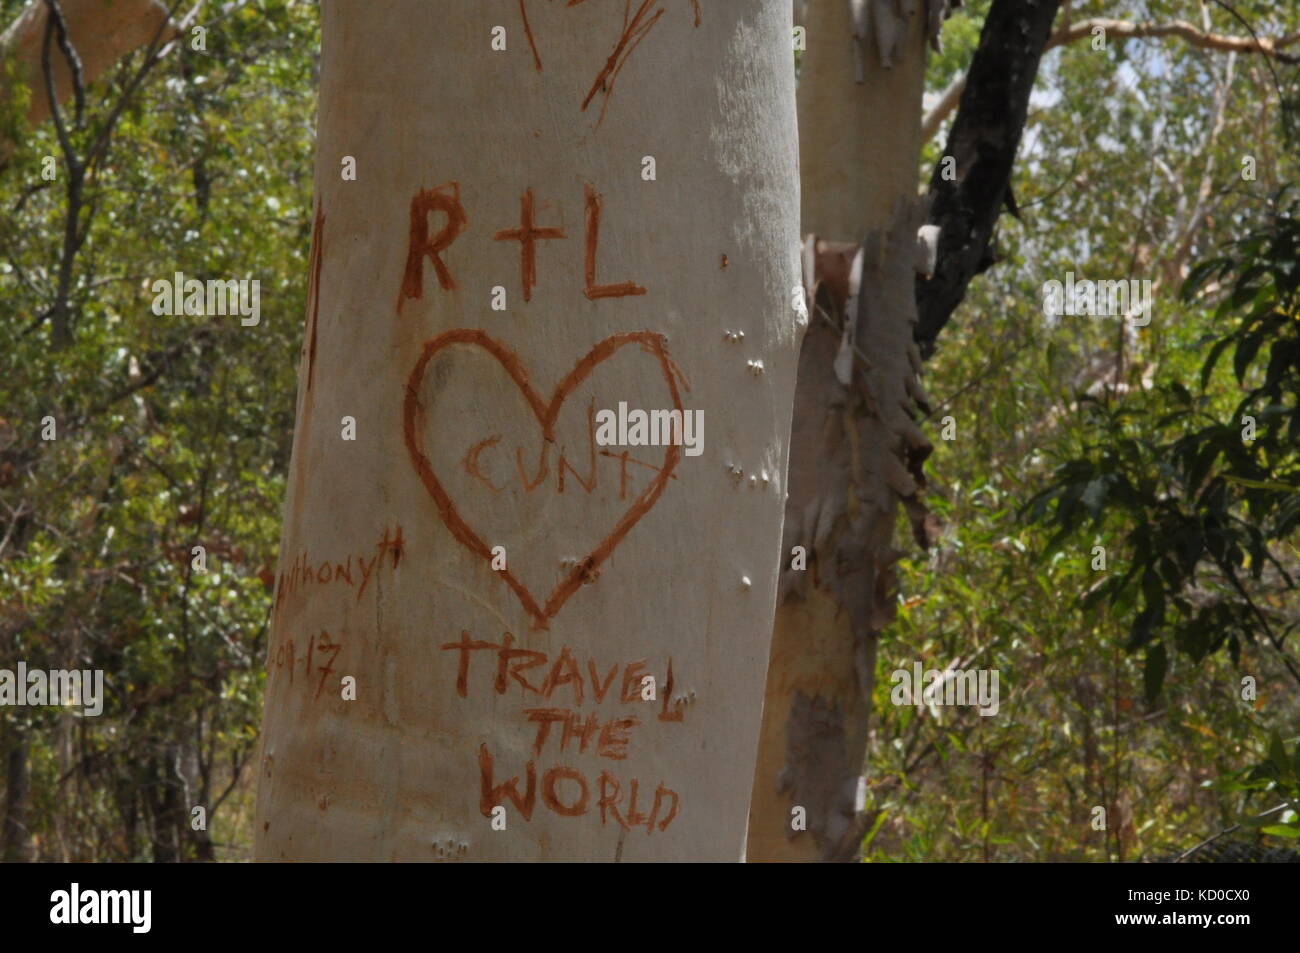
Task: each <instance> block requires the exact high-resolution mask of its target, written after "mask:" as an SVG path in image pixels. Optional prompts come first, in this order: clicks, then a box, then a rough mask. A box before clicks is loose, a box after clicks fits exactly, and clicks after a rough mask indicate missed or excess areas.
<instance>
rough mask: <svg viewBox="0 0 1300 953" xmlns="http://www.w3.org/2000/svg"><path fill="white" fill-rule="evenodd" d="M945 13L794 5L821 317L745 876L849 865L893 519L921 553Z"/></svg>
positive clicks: (809, 270)
mask: <svg viewBox="0 0 1300 953" xmlns="http://www.w3.org/2000/svg"><path fill="white" fill-rule="evenodd" d="M946 6H947V5H946V4H945V3H942V2H934V0H932V2H930V3H922V2H909V3H902V4H895V3H893V2H891V0H878V2H864V3H846V2H838V0H810V2H809V3H807V4H806V12H805V14H804V19H803V21H802V25H803V26H804V27H805V29H806V36H807V52H806V53H805V54H804V57H803V61H802V67H801V72H800V77H799V90H798V111H799V125H800V174H801V177H802V213H803V218H802V222H801V228H802V230H803V232H804V233H805V234H807V235H809V245H808V249H807V254H806V257H805V269H804V270H805V281H806V282H807V283H808V285H809V289H810V291H809V293H810V297H812V298H814V299H815V302H816V305H817V306H816V308H815V309H814V311H813V316H812V318H811V320H810V324H809V329H808V333H807V335H806V336H805V338H804V341H803V346H802V351H801V354H800V358H799V371H798V390H797V393H796V397H795V411H794V424H793V434H792V438H791V455H790V496H789V499H788V500H787V502H786V520H785V531H784V538H783V543H782V554H783V559H784V560H785V565H784V567H783V570H782V577H781V588H780V593H779V596H778V609H777V614H776V624H775V629H774V636H773V644H772V658H771V664H770V666H769V669H768V683H767V695H766V703H765V708H764V712H763V730H762V735H761V742H760V750H759V763H758V768H757V771H756V773H755V780H754V798H753V806H752V809H751V817H750V830H749V840H748V854H747V856H748V859H749V860H751V861H828V860H848V859H852V858H853V857H854V856H856V854H857V851H858V845H859V843H860V841H861V840H862V836H863V833H864V830H865V824H866V821H867V818H866V817H864V816H863V814H862V813H861V811H860V810H859V807H860V804H859V801H860V798H859V792H860V788H861V786H862V785H863V780H862V770H863V760H864V756H865V752H866V746H867V729H868V722H869V715H870V709H871V695H872V690H873V687H874V673H875V667H876V654H877V646H878V641H879V638H880V633H881V630H882V629H883V628H884V627H885V626H886V625H887V624H888V623H889V622H890V621H891V620H892V619H893V618H894V613H895V589H896V586H895V575H894V569H893V566H894V563H895V562H896V561H897V559H898V558H899V556H900V555H901V553H900V551H899V550H898V549H897V548H896V546H895V539H894V536H895V524H896V520H897V516H898V513H899V510H900V507H902V508H903V509H904V511H905V512H906V513H907V515H908V517H909V518H910V521H911V524H912V530H913V534H914V536H915V538H916V541H917V542H918V543H919V544H920V545H922V546H925V545H928V543H929V537H930V534H931V532H932V525H931V521H930V519H929V517H928V516H927V514H926V512H925V509H924V505H923V503H922V499H923V493H924V488H925V478H924V473H923V471H922V465H923V462H924V460H925V458H926V456H927V455H928V454H929V452H930V444H929V442H928V440H927V439H926V437H925V435H924V434H923V433H922V431H921V429H920V427H919V426H918V423H917V421H918V418H919V416H920V411H921V410H923V409H924V407H925V405H926V398H925V395H924V392H923V390H922V389H921V386H920V383H919V379H918V376H919V372H920V355H919V353H918V352H917V350H916V347H915V345H914V344H913V342H912V334H913V328H914V325H915V321H916V308H915V302H914V298H913V278H914V274H915V270H916V267H917V266H918V258H917V255H918V249H917V232H918V229H919V227H920V226H921V225H922V224H923V223H924V221H925V205H924V203H923V202H921V201H920V200H919V199H918V198H917V195H916V191H917V190H916V169H917V164H918V162H919V158H920V147H921V135H920V124H921V95H922V91H923V85H924V70H925V46H926V42H927V40H928V39H931V38H934V37H936V36H937V31H938V28H939V26H940V24H941V23H942V19H943V17H944V15H945V14H946ZM855 258H856V259H857V260H858V267H857V273H856V274H855V269H854V260H855ZM795 547H801V551H802V553H803V554H804V558H805V559H806V568H804V569H800V568H798V566H799V563H798V561H797V556H796V550H795Z"/></svg>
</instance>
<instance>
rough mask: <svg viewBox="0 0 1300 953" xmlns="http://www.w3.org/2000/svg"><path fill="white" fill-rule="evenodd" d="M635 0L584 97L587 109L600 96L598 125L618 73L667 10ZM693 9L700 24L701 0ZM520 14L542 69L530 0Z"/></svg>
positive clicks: (656, 2) (627, 5) (651, 0)
mask: <svg viewBox="0 0 1300 953" xmlns="http://www.w3.org/2000/svg"><path fill="white" fill-rule="evenodd" d="M632 2H633V0H623V22H622V25H621V26H620V28H619V33H618V38H617V39H616V40H615V42H614V49H613V52H611V53H610V54H609V55H608V56H607V57H606V59H605V61H604V63H603V64H602V66H601V68H600V71H599V72H598V73H597V74H596V78H595V80H594V81H593V82H592V84H591V88H590V89H589V90H588V91H587V95H586V96H585V97H584V98H583V100H582V112H586V111H587V107H588V106H590V105H591V103H592V101H593V100H594V99H596V97H597V96H599V97H600V101H601V103H600V114H599V115H598V116H597V118H596V127H597V128H599V127H600V124H601V122H602V121H603V120H604V118H605V111H606V110H607V109H608V108H609V101H610V98H611V97H612V96H613V94H614V83H615V81H616V80H617V79H618V74H619V73H620V72H621V71H622V69H623V67H624V66H626V65H627V62H628V60H629V59H631V56H632V53H633V51H634V50H636V48H637V47H638V46H640V45H641V41H642V40H644V39H645V38H646V37H647V36H648V35H649V34H650V31H651V30H653V29H654V27H655V25H656V24H657V23H658V22H659V19H660V17H662V16H663V15H664V13H665V10H664V8H663V6H662V0H637V7H636V10H635V11H633V9H632ZM583 3H585V0H568V2H567V3H566V4H565V7H566V8H568V7H576V6H579V5H581V4H583ZM690 3H691V10H692V12H693V15H694V25H695V26H696V27H698V26H699V25H700V16H701V14H700V0H690ZM519 16H520V19H522V20H523V24H524V35H525V36H526V37H527V38H528V48H529V49H530V50H531V51H532V54H533V66H534V68H535V69H536V70H537V72H539V73H540V72H542V57H541V54H540V53H539V52H538V49H537V41H536V39H535V38H534V36H533V29H532V25H531V23H529V20H528V0H519Z"/></svg>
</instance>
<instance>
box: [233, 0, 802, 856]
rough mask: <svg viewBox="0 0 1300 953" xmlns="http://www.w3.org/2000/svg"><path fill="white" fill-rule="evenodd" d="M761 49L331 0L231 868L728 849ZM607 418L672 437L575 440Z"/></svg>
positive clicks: (699, 33)
mask: <svg viewBox="0 0 1300 953" xmlns="http://www.w3.org/2000/svg"><path fill="white" fill-rule="evenodd" d="M497 27H499V28H501V29H500V30H494V28H497ZM494 44H495V45H496V46H500V45H504V47H505V48H504V49H495V48H494ZM791 60H792V57H791V42H790V8H789V5H788V3H784V4H783V3H779V2H769V3H762V4H716V5H715V4H697V3H693V2H688V0H679V2H669V0H662V2H656V0H640V2H633V3H631V4H628V5H623V4H595V3H590V4H578V5H563V4H549V3H533V2H528V0H525V2H524V3H522V4H518V5H516V4H505V3H500V4H482V3H469V2H465V3H446V4H431V3H425V2H383V3H380V2H375V3H368V4H343V3H328V2H327V3H325V4H324V5H323V7H322V58H321V92H320V107H319V116H318V119H319V134H318V143H317V156H316V209H315V213H314V214H315V222H316V228H315V232H314V240H313V249H312V263H311V271H312V278H311V286H310V290H309V297H308V315H307V323H306V328H305V332H304V350H303V356H302V363H301V368H300V374H299V388H298V406H297V425H296V428H295V435H294V450H293V460H292V463H291V467H290V479H289V492H288V498H287V501H286V506H285V514H284V530H283V537H282V544H281V555H280V561H279V567H278V572H277V584H276V594H275V608H274V615H273V620H272V636H271V645H270V656H269V659H268V684H267V690H266V711H265V718H264V725H263V741H262V744H263V750H262V752H261V755H260V761H259V771H258V775H259V778H260V789H259V795H258V809H257V822H256V824H257V827H256V855H257V857H258V858H259V859H261V860H357V861H362V860H367V861H370V860H518V861H539V860H579V859H601V860H619V859H622V860H736V859H739V857H740V856H741V854H742V852H743V849H744V839H745V823H746V814H747V808H748V803H749V795H750V785H751V780H752V777H753V771H754V762H755V752H756V748H757V739H758V729H759V721H760V710H761V705H762V696H763V685H764V674H765V668H766V664H767V658H768V636H767V633H768V632H769V631H770V624H771V618H772V613H773V610H774V601H775V592H776V585H777V575H778V568H779V567H778V546H779V545H780V539H781V522H782V513H783V503H784V499H785V494H786V483H785V470H786V462H787V454H788V441H789V421H790V413H791V405H792V400H793V393H794V373H795V363H796V358H797V354H798V344H799V339H800V336H801V333H802V330H803V320H802V318H801V317H800V315H799V311H798V310H797V308H796V306H797V305H798V304H799V302H798V296H797V295H795V294H794V291H795V289H796V288H798V286H799V284H800V278H799V262H798V255H799V237H798V179H797V152H796V145H795V136H796V129H795V104H794V76H793V70H792V62H791ZM353 162H354V163H355V164H354V165H352V164H351V163H353ZM350 167H351V168H354V169H355V179H351V178H348V177H347V173H348V170H349V168H350ZM503 305H504V308H503V309H502V310H497V308H498V307H501V306H503ZM620 403H623V404H625V405H626V409H627V410H628V411H629V412H630V411H631V410H635V409H646V410H650V409H659V410H665V411H667V410H678V409H680V410H683V411H687V410H689V411H702V412H703V419H704V420H705V421H706V422H707V426H706V427H705V428H704V430H703V436H704V442H703V445H702V452H701V453H699V454H698V455H692V454H693V451H691V450H689V449H688V448H687V447H684V446H682V445H680V444H671V443H670V444H669V445H667V446H661V445H652V446H645V445H629V444H634V436H635V435H634V433H633V432H628V433H626V434H620V435H619V436H620V440H618V441H616V442H615V443H616V444H617V445H607V444H605V443H603V442H601V443H598V442H597V439H596V437H597V434H598V432H599V431H598V430H597V428H596V418H597V415H598V414H599V413H600V412H601V411H604V410H611V411H615V410H618V409H619V405H620ZM349 421H350V422H351V426H352V427H353V428H354V430H353V435H354V436H355V439H352V440H349V439H346V436H347V433H348V427H349ZM628 422H629V423H630V422H631V420H630V418H629V419H628ZM606 436H608V434H606ZM647 678H650V679H652V681H647ZM353 691H354V692H355V700H349V694H350V692H353ZM502 827H504V829H501V828H502Z"/></svg>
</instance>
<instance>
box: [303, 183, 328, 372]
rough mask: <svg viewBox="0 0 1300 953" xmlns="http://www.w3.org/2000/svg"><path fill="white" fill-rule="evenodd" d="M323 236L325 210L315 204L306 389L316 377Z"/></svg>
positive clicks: (310, 259)
mask: <svg viewBox="0 0 1300 953" xmlns="http://www.w3.org/2000/svg"><path fill="white" fill-rule="evenodd" d="M324 237H325V210H324V209H322V208H320V207H319V206H317V208H316V221H315V223H314V224H313V225H312V229H311V254H310V256H309V260H308V262H307V268H308V270H309V271H308V285H307V294H308V296H309V297H310V298H311V333H310V334H309V335H308V341H309V342H310V343H309V344H308V346H307V390H311V386H312V383H313V382H314V380H315V378H316V319H317V318H318V317H319V316H320V265H321V257H322V255H321V242H322V241H323V239H324Z"/></svg>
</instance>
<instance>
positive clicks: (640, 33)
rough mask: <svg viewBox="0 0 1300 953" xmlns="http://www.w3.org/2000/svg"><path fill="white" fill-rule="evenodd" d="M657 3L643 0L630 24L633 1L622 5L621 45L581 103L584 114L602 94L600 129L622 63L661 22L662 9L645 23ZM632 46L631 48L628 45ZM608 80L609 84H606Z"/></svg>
mask: <svg viewBox="0 0 1300 953" xmlns="http://www.w3.org/2000/svg"><path fill="white" fill-rule="evenodd" d="M658 2H659V0H641V5H640V6H639V7H637V11H636V13H635V15H633V16H632V19H631V21H630V22H629V21H628V13H629V11H630V10H631V8H632V0H625V3H624V5H623V32H622V34H621V35H620V36H619V38H618V43H616V44H615V45H614V52H613V53H611V54H609V59H607V60H606V61H605V65H604V67H603V68H602V69H601V71H600V72H599V73H597V74H596V81H595V82H593V83H592V84H591V89H590V91H588V93H587V98H586V99H584V100H583V101H582V111H583V112H586V111H587V107H588V106H589V105H591V101H592V99H594V98H595V96H596V93H597V92H603V94H604V99H603V101H602V103H601V107H600V116H599V118H597V120H596V125H597V126H599V125H600V123H601V121H602V120H603V119H604V118H605V110H606V109H607V108H608V107H609V97H610V95H611V94H612V93H613V92H614V82H613V79H614V76H615V75H617V73H618V71H619V70H620V69H622V65H623V63H624V62H626V60H627V57H628V56H630V55H631V54H632V50H634V49H635V48H636V46H637V44H638V43H640V42H641V40H642V39H644V38H645V35H646V34H647V33H649V32H650V30H651V29H653V27H654V25H655V24H656V23H658V22H659V18H660V17H661V16H663V14H664V11H663V10H656V11H655V13H654V16H651V17H650V18H649V20H646V16H647V14H649V13H650V11H651V9H652V8H653V7H654V6H655V5H656V4H658ZM629 44H631V45H630V46H629ZM607 81H608V85H606V83H607Z"/></svg>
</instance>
